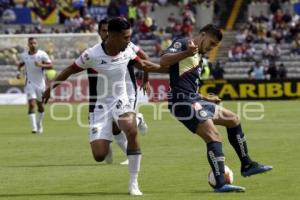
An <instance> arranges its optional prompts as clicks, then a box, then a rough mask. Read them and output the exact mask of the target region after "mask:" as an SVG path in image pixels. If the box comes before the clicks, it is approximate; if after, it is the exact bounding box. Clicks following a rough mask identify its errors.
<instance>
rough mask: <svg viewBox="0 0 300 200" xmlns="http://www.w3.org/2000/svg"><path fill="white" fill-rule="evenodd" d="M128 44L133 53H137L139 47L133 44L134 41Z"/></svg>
mask: <svg viewBox="0 0 300 200" xmlns="http://www.w3.org/2000/svg"><path fill="white" fill-rule="evenodd" d="M129 45H130V47H131V49H132V50H133V51H134V52H135V53H137V52H139V51H140V47H139V46H137V45H135V44H134V43H132V42H130V43H129Z"/></svg>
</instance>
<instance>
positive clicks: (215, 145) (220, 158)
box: [207, 141, 225, 188]
mask: <svg viewBox="0 0 300 200" xmlns="http://www.w3.org/2000/svg"><path fill="white" fill-rule="evenodd" d="M207 159H208V162H209V164H210V167H211V169H212V171H213V173H214V175H215V179H216V186H215V187H216V188H220V187H222V186H223V185H225V178H224V165H225V164H224V161H225V157H224V154H223V152H222V143H221V142H215V141H213V142H210V143H207Z"/></svg>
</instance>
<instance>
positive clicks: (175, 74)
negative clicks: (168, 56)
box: [165, 38, 202, 95]
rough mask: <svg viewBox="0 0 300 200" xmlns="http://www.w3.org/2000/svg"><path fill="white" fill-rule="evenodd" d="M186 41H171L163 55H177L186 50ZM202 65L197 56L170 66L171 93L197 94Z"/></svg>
mask: <svg viewBox="0 0 300 200" xmlns="http://www.w3.org/2000/svg"><path fill="white" fill-rule="evenodd" d="M187 45H188V39H187V38H184V39H178V40H175V41H173V43H172V44H171V46H170V47H169V48H168V49H167V50H166V51H165V53H178V52H181V51H185V50H186V49H187ZM201 70H202V64H201V57H200V55H199V54H196V55H194V56H190V57H187V58H185V59H183V60H181V61H179V62H178V63H175V64H174V65H172V66H170V71H169V73H170V87H171V90H172V93H173V94H174V93H181V94H184V95H191V94H195V93H198V87H199V83H200V76H201Z"/></svg>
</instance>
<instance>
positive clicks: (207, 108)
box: [169, 99, 216, 133]
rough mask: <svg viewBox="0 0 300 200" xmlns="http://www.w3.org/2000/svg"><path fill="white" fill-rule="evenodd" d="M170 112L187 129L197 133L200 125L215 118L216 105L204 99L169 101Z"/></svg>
mask: <svg viewBox="0 0 300 200" xmlns="http://www.w3.org/2000/svg"><path fill="white" fill-rule="evenodd" d="M169 110H170V112H171V113H172V114H173V115H174V116H175V117H176V118H177V119H178V120H179V121H180V122H181V123H183V124H184V126H185V127H187V128H188V129H189V130H190V131H191V132H193V133H196V130H197V127H198V124H201V123H203V122H205V121H206V120H208V119H212V118H213V117H214V114H215V110H216V104H214V103H211V102H208V101H205V100H202V99H197V100H195V99H192V100H191V99H185V100H184V99H181V100H169Z"/></svg>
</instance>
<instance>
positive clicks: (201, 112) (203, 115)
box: [199, 110, 207, 117]
mask: <svg viewBox="0 0 300 200" xmlns="http://www.w3.org/2000/svg"><path fill="white" fill-rule="evenodd" d="M199 115H200V117H207V112H205V111H204V110H200V111H199Z"/></svg>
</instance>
